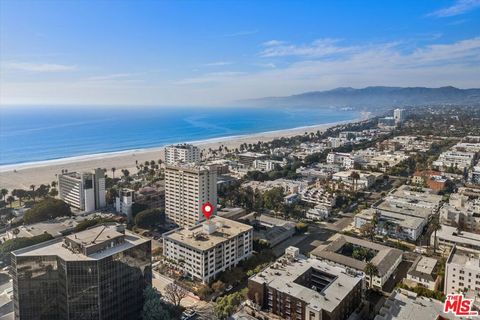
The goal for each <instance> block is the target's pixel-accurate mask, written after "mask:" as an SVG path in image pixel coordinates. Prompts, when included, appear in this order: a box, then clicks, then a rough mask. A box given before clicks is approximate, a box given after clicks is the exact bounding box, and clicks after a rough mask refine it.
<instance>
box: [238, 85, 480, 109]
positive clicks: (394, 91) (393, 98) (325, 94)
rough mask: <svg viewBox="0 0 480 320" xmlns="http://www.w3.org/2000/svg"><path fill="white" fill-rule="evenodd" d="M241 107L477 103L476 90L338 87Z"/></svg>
mask: <svg viewBox="0 0 480 320" xmlns="http://www.w3.org/2000/svg"><path fill="white" fill-rule="evenodd" d="M240 103H242V104H243V105H245V104H246V105H256V106H303V107H336V108H341V107H352V108H355V109H370V108H374V109H377V108H379V109H382V108H385V107H395V106H418V105H428V104H480V89H458V88H455V87H441V88H425V87H405V88H403V87H366V88H363V89H354V88H350V87H347V88H345V87H342V88H337V89H333V90H328V91H313V92H305V93H302V94H297V95H292V96H285V97H267V98H260V99H250V100H243V101H240Z"/></svg>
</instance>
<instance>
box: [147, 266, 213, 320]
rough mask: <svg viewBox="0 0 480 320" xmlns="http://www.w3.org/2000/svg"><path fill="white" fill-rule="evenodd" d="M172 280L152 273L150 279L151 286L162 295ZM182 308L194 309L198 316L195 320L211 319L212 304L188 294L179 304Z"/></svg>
mask: <svg viewBox="0 0 480 320" xmlns="http://www.w3.org/2000/svg"><path fill="white" fill-rule="evenodd" d="M172 282H173V280H172V279H170V278H168V277H165V276H164V275H161V274H159V273H158V272H154V278H153V279H152V285H153V287H154V288H156V289H157V290H158V291H160V293H161V294H162V295H164V293H165V287H166V286H167V285H168V284H170V283H172ZM181 305H182V307H184V308H186V309H194V310H196V311H197V313H198V316H197V318H196V319H212V318H213V303H212V302H206V301H202V300H200V299H199V298H198V297H196V296H195V295H194V294H189V295H188V296H187V297H185V298H184V299H183V300H182V302H181Z"/></svg>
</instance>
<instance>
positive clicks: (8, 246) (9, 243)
mask: <svg viewBox="0 0 480 320" xmlns="http://www.w3.org/2000/svg"><path fill="white" fill-rule="evenodd" d="M51 239H53V237H52V236H51V235H50V234H48V233H46V232H45V233H44V234H41V235H38V236H34V237H30V238H25V237H20V238H15V239H9V240H6V241H5V242H3V243H2V244H0V254H2V255H5V254H8V253H10V252H12V251H15V250H18V249H22V248H25V247H29V246H33V245H34V244H37V243H41V242H44V241H48V240H51Z"/></svg>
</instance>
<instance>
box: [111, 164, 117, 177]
mask: <svg viewBox="0 0 480 320" xmlns="http://www.w3.org/2000/svg"><path fill="white" fill-rule="evenodd" d="M116 170H117V169H116V168H115V167H113V168H112V179H114V180H115V171H116Z"/></svg>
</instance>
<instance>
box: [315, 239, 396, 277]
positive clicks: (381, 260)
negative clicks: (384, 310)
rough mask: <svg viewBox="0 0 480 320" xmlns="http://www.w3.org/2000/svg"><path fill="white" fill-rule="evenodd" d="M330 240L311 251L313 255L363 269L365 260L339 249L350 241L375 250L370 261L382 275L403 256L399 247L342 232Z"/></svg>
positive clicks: (355, 244)
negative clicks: (343, 252)
mask: <svg viewBox="0 0 480 320" xmlns="http://www.w3.org/2000/svg"><path fill="white" fill-rule="evenodd" d="M329 240H330V241H331V242H330V243H329V244H327V245H324V246H319V247H317V248H316V249H314V250H313V251H312V252H311V253H310V254H311V256H313V257H315V258H317V259H325V260H329V261H332V262H335V263H339V264H342V265H344V266H347V267H350V268H354V269H356V270H361V271H363V270H364V269H365V266H366V265H367V263H366V262H365V261H361V260H358V259H355V258H353V257H350V256H347V255H344V254H341V253H339V252H338V251H339V250H340V249H341V248H342V247H343V246H345V245H346V244H348V243H350V244H353V245H354V246H359V247H363V248H368V249H370V250H373V251H375V256H374V257H373V258H372V259H371V260H370V262H371V263H373V264H374V265H375V266H376V267H377V269H378V273H379V275H380V276H383V275H384V274H386V273H388V271H389V270H390V268H391V267H392V266H393V265H394V264H395V262H396V261H397V260H398V259H399V258H400V259H401V257H402V251H400V250H398V249H395V248H391V247H387V246H383V245H381V244H378V243H374V242H370V241H366V240H363V239H359V238H354V237H349V236H346V235H342V234H335V235H333V236H332V237H331V238H330V239H329Z"/></svg>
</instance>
